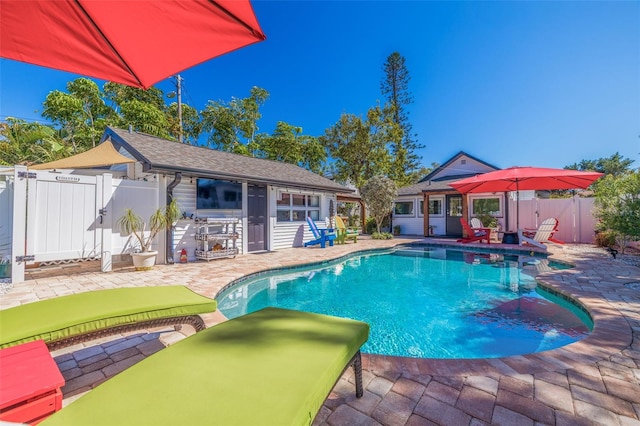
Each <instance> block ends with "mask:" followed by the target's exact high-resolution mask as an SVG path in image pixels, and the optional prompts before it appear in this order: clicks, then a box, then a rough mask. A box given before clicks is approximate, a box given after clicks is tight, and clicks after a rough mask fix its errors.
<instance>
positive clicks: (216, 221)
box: [195, 217, 240, 260]
mask: <svg viewBox="0 0 640 426" xmlns="http://www.w3.org/2000/svg"><path fill="white" fill-rule="evenodd" d="M238 222H239V221H238V219H235V218H211V217H205V218H196V220H195V224H196V258H197V259H201V260H213V259H221V258H224V257H236V256H237V254H238V247H237V246H236V241H237V239H238V238H239V237H240V235H239V234H238V231H237V229H236V227H237V225H238Z"/></svg>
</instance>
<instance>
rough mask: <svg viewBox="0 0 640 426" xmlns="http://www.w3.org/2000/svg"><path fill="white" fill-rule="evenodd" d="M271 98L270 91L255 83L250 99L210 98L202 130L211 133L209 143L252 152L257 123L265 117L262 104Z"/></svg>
mask: <svg viewBox="0 0 640 426" xmlns="http://www.w3.org/2000/svg"><path fill="white" fill-rule="evenodd" d="M268 97H269V92H267V91H266V90H265V89H261V88H259V87H255V86H254V87H252V88H251V91H250V94H249V97H247V98H244V99H238V98H232V99H231V101H230V102H228V103H225V102H222V101H216V102H214V101H209V102H208V103H207V105H206V106H205V109H204V110H202V112H201V113H200V115H201V116H202V129H203V131H205V132H208V133H209V137H208V139H207V143H208V145H209V146H210V147H214V148H216V149H220V150H223V151H230V152H236V153H241V154H249V151H250V150H251V148H247V144H249V143H251V142H254V141H255V137H256V132H257V130H258V125H257V122H258V120H260V118H261V117H262V115H261V114H260V107H261V106H262V105H263V104H264V103H265V102H266V100H267V98H268ZM245 141H246V143H247V144H245Z"/></svg>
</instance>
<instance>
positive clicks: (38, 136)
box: [0, 117, 72, 166]
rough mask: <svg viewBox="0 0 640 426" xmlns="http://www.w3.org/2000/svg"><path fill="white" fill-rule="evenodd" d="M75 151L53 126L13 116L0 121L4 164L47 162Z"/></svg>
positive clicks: (1, 153) (2, 161) (2, 160)
mask: <svg viewBox="0 0 640 426" xmlns="http://www.w3.org/2000/svg"><path fill="white" fill-rule="evenodd" d="M71 151H72V149H71V146H69V145H66V144H65V142H64V141H63V140H62V138H60V136H59V135H58V133H57V132H56V130H55V129H54V128H53V127H51V126H46V125H44V124H40V123H28V122H26V121H24V120H20V119H17V118H12V117H7V119H6V121H5V122H4V123H0V165H4V166H13V165H16V164H27V165H31V164H39V163H46V162H49V161H54V160H59V159H61V158H64V157H68V156H69V155H71Z"/></svg>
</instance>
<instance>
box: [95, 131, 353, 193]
mask: <svg viewBox="0 0 640 426" xmlns="http://www.w3.org/2000/svg"><path fill="white" fill-rule="evenodd" d="M109 136H110V137H111V138H112V140H113V142H114V143H115V144H117V145H120V146H122V147H123V148H124V149H126V150H127V151H129V152H130V153H131V155H132V156H133V157H134V158H135V159H136V160H138V161H141V162H142V163H143V165H144V168H145V171H148V172H171V173H175V172H182V173H191V174H193V175H194V176H201V177H211V178H217V179H228V180H239V181H248V182H255V183H267V184H278V185H284V186H289V187H296V188H308V189H316V190H328V191H336V192H353V191H352V190H351V189H349V188H347V187H345V186H342V185H340V184H338V183H336V182H334V181H332V180H330V179H327V178H325V177H323V176H320V175H317V174H315V173H312V172H310V171H309V170H306V169H303V168H302V167H298V166H296V165H295V164H288V163H283V162H279V161H272V160H265V159H261V158H252V157H247V156H244V155H239V154H233V153H230V152H224V151H217V150H213V149H209V148H206V147H199V146H193V145H186V144H180V143H177V142H172V141H169V140H166V139H162V138H159V137H156V136H151V135H148V134H145V133H138V132H129V131H128V130H123V129H115V128H112V127H107V129H106V130H105V132H104V135H103V136H102V140H105V139H107V138H108V137H109Z"/></svg>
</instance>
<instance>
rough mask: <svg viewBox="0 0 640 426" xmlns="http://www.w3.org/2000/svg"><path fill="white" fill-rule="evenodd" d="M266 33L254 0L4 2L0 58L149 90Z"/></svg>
mask: <svg viewBox="0 0 640 426" xmlns="http://www.w3.org/2000/svg"><path fill="white" fill-rule="evenodd" d="M264 39H265V35H264V34H263V32H262V30H261V29H260V25H259V24H258V21H257V19H256V16H255V14H254V12H253V7H252V6H251V3H250V2H249V0H216V1H208V0H118V1H113V0H2V3H1V4H0V40H2V42H1V43H0V56H1V57H3V58H8V59H14V60H17V61H21V62H27V63H31V64H36V65H42V66H45V67H49V68H55V69H59V70H63V71H69V72H73V73H78V74H83V75H86V76H90V77H95V78H100V79H104V80H109V81H114V82H118V83H123V84H127V85H130V86H136V87H142V88H149V87H151V86H152V85H153V84H155V83H157V82H158V81H160V80H163V79H165V78H167V77H169V76H171V75H173V74H176V73H178V72H180V71H182V70H184V69H186V68H189V67H191V66H194V65H196V64H199V63H202V62H204V61H207V60H209V59H211V58H213V57H216V56H219V55H222V54H224V53H227V52H231V51H233V50H236V49H238V48H240V47H243V46H246V45H249V44H252V43H256V42H259V41H262V40H264Z"/></svg>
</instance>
